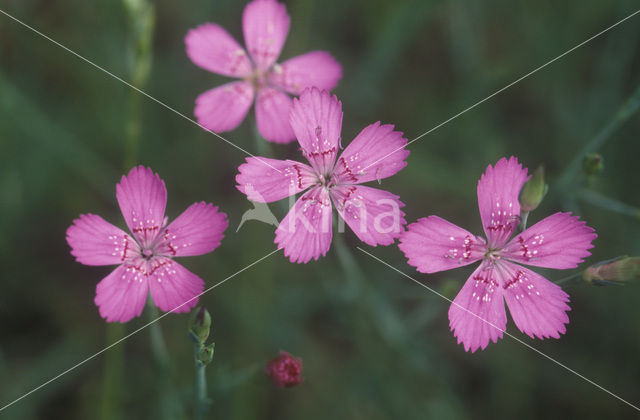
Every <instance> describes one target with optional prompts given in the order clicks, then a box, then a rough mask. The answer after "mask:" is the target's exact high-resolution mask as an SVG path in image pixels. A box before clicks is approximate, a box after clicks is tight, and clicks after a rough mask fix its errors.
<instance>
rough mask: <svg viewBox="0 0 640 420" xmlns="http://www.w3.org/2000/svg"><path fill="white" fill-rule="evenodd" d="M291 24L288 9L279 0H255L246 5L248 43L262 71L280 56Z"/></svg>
mask: <svg viewBox="0 0 640 420" xmlns="http://www.w3.org/2000/svg"><path fill="white" fill-rule="evenodd" d="M290 23H291V19H290V18H289V15H288V14H287V8H286V7H285V5H284V4H282V3H279V2H277V1H275V0H253V1H252V2H251V3H249V4H247V6H246V7H245V8H244V13H243V14H242V31H243V32H244V42H245V44H246V45H247V49H248V50H249V54H251V58H253V62H254V63H255V64H256V66H257V67H258V68H259V69H260V70H266V69H268V68H269V67H270V66H271V65H272V64H273V63H275V62H276V60H277V59H278V56H279V55H280V51H282V46H283V45H284V41H286V39H287V34H288V33H289V24H290Z"/></svg>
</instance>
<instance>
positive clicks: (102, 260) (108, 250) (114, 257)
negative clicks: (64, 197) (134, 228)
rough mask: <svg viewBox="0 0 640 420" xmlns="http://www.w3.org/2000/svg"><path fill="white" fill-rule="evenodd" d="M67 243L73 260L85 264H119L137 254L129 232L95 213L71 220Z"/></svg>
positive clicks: (136, 247)
mask: <svg viewBox="0 0 640 420" xmlns="http://www.w3.org/2000/svg"><path fill="white" fill-rule="evenodd" d="M67 243H68V244H69V246H70V247H71V255H73V256H74V257H76V261H78V262H79V263H81V264H86V265H112V264H121V263H122V262H123V261H125V260H127V259H129V258H135V257H136V256H138V255H139V253H138V244H136V242H135V240H134V239H133V238H132V237H131V236H129V235H128V234H126V233H125V232H124V231H123V230H121V229H118V228H117V227H115V226H113V225H112V224H111V223H109V222H107V221H106V220H104V219H103V218H102V217H100V216H97V215H95V214H82V215H80V218H78V219H76V220H74V221H73V224H72V225H71V226H69V228H68V229H67Z"/></svg>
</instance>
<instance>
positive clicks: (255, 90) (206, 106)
mask: <svg viewBox="0 0 640 420" xmlns="http://www.w3.org/2000/svg"><path fill="white" fill-rule="evenodd" d="M289 23H290V19H289V15H288V14H287V8H286V7H285V6H284V4H282V3H278V2H277V1H275V0H254V1H252V2H251V3H249V4H247V6H246V7H245V9H244V13H243V15H242V29H243V32H244V39H245V43H246V45H247V50H248V51H249V54H247V53H246V52H245V50H244V49H243V48H242V47H241V46H240V45H239V44H238V43H237V42H236V41H235V40H234V39H233V37H232V36H231V35H229V33H228V32H227V31H225V30H224V29H223V28H222V27H221V26H219V25H216V24H215V23H205V24H204V25H201V26H199V27H197V28H195V29H192V30H190V31H189V33H188V34H187V36H186V38H185V43H186V47H187V55H188V56H189V58H190V59H191V61H193V63H194V64H196V65H197V66H200V67H202V68H203V69H205V70H209V71H211V72H213V73H217V74H221V75H223V76H229V77H234V78H239V79H242V80H241V81H237V82H232V83H228V84H225V85H222V86H220V87H217V88H215V89H211V90H209V91H207V92H205V93H203V94H201V95H200V96H198V98H197V99H196V108H195V115H196V117H197V119H198V123H199V124H200V125H202V126H203V127H206V128H208V129H210V130H211V131H214V132H223V131H230V130H233V129H234V128H236V127H237V126H238V125H240V123H241V122H242V120H243V119H244V117H245V116H246V115H247V112H248V111H249V108H250V107H251V104H252V103H253V102H254V99H255V103H256V121H257V123H258V131H260V134H262V136H263V137H264V138H265V139H267V140H269V141H272V142H275V143H289V142H291V141H293V140H294V134H293V131H292V130H291V127H290V126H289V110H290V109H291V97H289V95H288V94H292V95H299V94H300V92H302V91H303V90H304V89H305V88H307V87H311V86H317V87H318V88H320V89H327V90H331V89H333V88H334V87H335V86H336V84H337V83H338V80H340V78H341V77H342V67H341V66H340V64H339V63H338V62H337V61H336V60H335V59H334V58H333V57H332V56H331V55H330V54H329V53H327V52H324V51H312V52H309V53H306V54H303V55H300V56H298V57H294V58H292V59H289V60H287V61H285V62H283V63H281V64H277V63H276V60H277V58H278V56H279V55H280V51H281V50H282V46H283V45H284V42H285V40H286V39H287V33H288V32H289Z"/></svg>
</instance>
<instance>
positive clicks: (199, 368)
mask: <svg viewBox="0 0 640 420" xmlns="http://www.w3.org/2000/svg"><path fill="white" fill-rule="evenodd" d="M193 348H194V360H195V367H196V377H195V405H196V407H195V418H196V419H198V420H200V419H203V418H204V417H205V414H206V412H207V410H208V409H209V405H210V402H209V399H208V398H207V378H206V375H205V369H206V367H207V366H206V365H205V364H204V363H201V362H200V361H198V353H199V352H200V345H199V344H195V345H194V346H193Z"/></svg>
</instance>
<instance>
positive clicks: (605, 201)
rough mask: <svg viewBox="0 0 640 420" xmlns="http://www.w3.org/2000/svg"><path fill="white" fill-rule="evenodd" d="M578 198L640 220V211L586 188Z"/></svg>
mask: <svg viewBox="0 0 640 420" xmlns="http://www.w3.org/2000/svg"><path fill="white" fill-rule="evenodd" d="M578 198H580V199H582V200H584V201H586V202H587V203H589V204H591V205H594V206H597V207H600V208H602V209H605V210H608V211H611V212H614V213H619V214H623V215H625V216H631V217H635V218H640V209H638V208H636V207H633V206H630V205H628V204H626V203H623V202H621V201H618V200H615V199H613V198H610V197H607V196H606V195H602V194H600V193H599V192H596V191H593V190H588V189H586V188H583V189H581V190H580V192H579V193H578Z"/></svg>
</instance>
